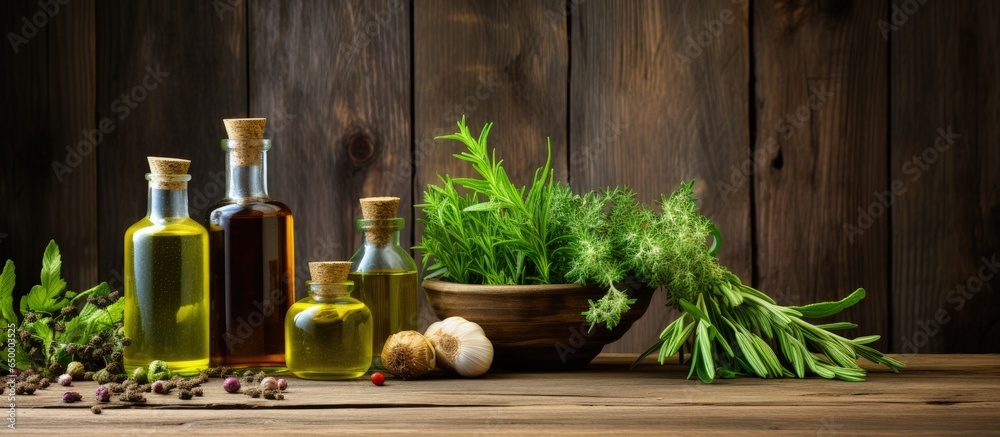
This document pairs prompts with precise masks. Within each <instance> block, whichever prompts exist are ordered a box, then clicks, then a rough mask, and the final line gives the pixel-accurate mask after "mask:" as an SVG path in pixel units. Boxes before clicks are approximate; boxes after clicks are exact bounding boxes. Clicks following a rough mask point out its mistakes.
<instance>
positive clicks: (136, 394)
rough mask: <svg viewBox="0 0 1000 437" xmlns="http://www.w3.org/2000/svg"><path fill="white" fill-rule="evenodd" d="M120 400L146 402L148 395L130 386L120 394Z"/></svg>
mask: <svg viewBox="0 0 1000 437" xmlns="http://www.w3.org/2000/svg"><path fill="white" fill-rule="evenodd" d="M118 400H120V401H122V402H146V396H145V395H143V394H142V392H140V391H139V390H137V389H134V388H130V389H128V390H125V393H122V394H121V395H120V396H118Z"/></svg>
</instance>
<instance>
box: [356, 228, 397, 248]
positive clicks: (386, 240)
mask: <svg viewBox="0 0 1000 437" xmlns="http://www.w3.org/2000/svg"><path fill="white" fill-rule="evenodd" d="M369 233H370V234H371V235H369ZM361 241H362V243H363V244H364V245H365V246H366V247H379V246H399V230H398V229H397V230H394V231H392V230H389V231H387V230H384V229H363V230H361Z"/></svg>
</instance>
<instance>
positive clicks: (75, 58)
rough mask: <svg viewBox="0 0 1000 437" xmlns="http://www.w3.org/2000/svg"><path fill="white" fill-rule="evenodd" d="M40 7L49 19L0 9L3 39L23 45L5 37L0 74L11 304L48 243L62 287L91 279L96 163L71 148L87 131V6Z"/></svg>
mask: <svg viewBox="0 0 1000 437" xmlns="http://www.w3.org/2000/svg"><path fill="white" fill-rule="evenodd" d="M46 7H47V8H48V10H49V11H51V12H52V13H51V14H50V13H48V12H46V11H45V10H43V9H42V8H41V6H39V4H38V2H32V1H15V2H6V3H5V4H4V6H3V8H4V12H3V17H4V19H3V29H4V30H5V32H4V34H5V35H7V33H8V32H11V33H13V34H16V35H18V37H24V41H21V40H19V41H18V42H17V44H16V46H17V47H16V51H15V48H14V47H13V46H12V45H11V44H10V43H9V38H10V37H9V36H8V37H7V38H5V39H4V42H5V43H6V45H5V46H4V47H3V55H2V59H3V61H2V62H3V65H2V67H0V69H2V70H3V75H4V76H5V78H4V80H3V102H4V106H5V107H7V108H8V111H6V113H5V114H4V116H3V117H2V121H0V123H2V127H0V130H2V131H3V132H4V133H5V135H6V140H5V141H4V143H5V144H4V147H3V151H2V152H0V161H2V164H0V165H2V167H0V169H2V170H0V204H2V205H3V206H2V208H3V211H4V212H3V214H2V216H0V262H4V261H5V260H7V259H12V260H13V261H14V263H15V265H16V267H17V275H18V280H17V286H16V289H15V296H21V295H23V294H26V293H27V291H28V290H29V289H30V288H31V286H32V285H33V284H37V283H38V272H39V271H40V269H41V260H42V252H43V251H44V250H45V246H46V245H47V244H48V242H49V240H50V239H54V240H55V241H56V243H58V244H59V245H60V249H61V251H62V256H63V261H64V264H63V268H62V274H63V277H64V278H65V279H66V280H67V283H68V288H70V289H72V290H78V291H83V290H84V289H86V288H88V287H90V286H92V285H94V284H95V283H96V281H97V236H96V234H97V210H96V209H95V208H94V207H93V206H94V204H95V202H96V200H97V196H96V194H95V187H96V184H97V172H96V171H97V170H96V169H97V164H96V160H95V159H94V156H93V147H92V146H88V145H81V144H80V142H81V141H85V138H84V136H83V135H84V134H83V132H84V131H85V130H88V129H91V128H93V127H94V126H93V119H94V89H95V83H94V80H95V76H94V70H95V67H94V62H95V56H96V54H95V50H94V32H95V29H94V3H93V2H92V1H79V2H73V3H69V4H65V5H60V4H58V3H55V4H53V5H48V6H46ZM22 18H25V19H27V20H29V21H32V22H33V26H32V27H26V26H27V25H26V24H25V22H24V21H23V20H22ZM37 23H41V24H42V26H40V27H39V26H35V25H34V24H37ZM32 28H34V29H36V30H34V32H35V34H34V36H31V35H32ZM25 31H27V32H25ZM70 150H72V152H70ZM19 301H20V299H19V298H18V297H15V299H14V305H15V308H16V307H17V303H18V302H19Z"/></svg>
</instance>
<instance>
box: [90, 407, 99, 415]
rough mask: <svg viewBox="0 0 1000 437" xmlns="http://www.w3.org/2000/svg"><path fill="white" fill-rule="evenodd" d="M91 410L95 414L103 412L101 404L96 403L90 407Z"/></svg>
mask: <svg viewBox="0 0 1000 437" xmlns="http://www.w3.org/2000/svg"><path fill="white" fill-rule="evenodd" d="M90 412H91V413H94V414H101V406H100V405H94V406H93V407H90Z"/></svg>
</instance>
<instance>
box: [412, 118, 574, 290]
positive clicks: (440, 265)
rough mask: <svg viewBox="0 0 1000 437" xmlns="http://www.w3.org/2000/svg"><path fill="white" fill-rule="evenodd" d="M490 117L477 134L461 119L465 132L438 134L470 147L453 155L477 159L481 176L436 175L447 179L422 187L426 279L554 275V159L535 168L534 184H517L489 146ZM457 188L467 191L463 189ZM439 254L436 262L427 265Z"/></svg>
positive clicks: (477, 280) (529, 279)
mask: <svg viewBox="0 0 1000 437" xmlns="http://www.w3.org/2000/svg"><path fill="white" fill-rule="evenodd" d="M491 126H492V125H491V124H487V125H486V126H485V127H484V128H483V130H482V132H481V133H480V134H479V137H478V138H476V137H473V136H472V134H471V133H470V132H469V128H468V127H467V126H466V125H465V118H462V121H461V122H459V124H458V127H459V132H457V133H455V134H452V135H446V136H443V137H438V138H439V139H449V140H455V141H459V142H461V143H463V144H465V146H466V147H467V149H468V150H467V151H464V152H462V153H458V154H455V155H454V156H455V157H456V158H458V159H461V160H463V161H467V162H469V163H471V164H472V168H473V169H474V170H475V171H476V172H477V173H478V174H479V176H480V177H479V178H451V177H449V176H447V175H444V176H440V175H439V176H438V179H439V180H440V181H441V185H440V186H438V185H428V186H427V191H425V192H424V202H423V203H422V204H419V205H417V206H418V207H420V208H423V211H424V215H425V218H423V219H421V222H422V223H423V224H424V234H423V237H422V239H421V243H420V245H418V246H416V247H415V248H416V249H419V250H421V251H422V252H423V253H424V258H423V261H424V265H425V269H426V270H428V271H429V272H430V273H429V274H428V276H427V277H428V278H433V277H442V278H444V279H448V280H451V281H455V282H462V283H467V284H530V283H540V284H546V283H549V281H550V280H551V276H552V272H551V268H552V260H551V258H550V254H551V252H552V249H553V245H554V243H555V239H553V238H552V237H551V236H550V235H549V229H550V224H549V212H550V209H551V205H550V203H551V195H552V194H551V193H552V187H553V175H552V168H551V156H552V153H551V144H550V145H549V159H548V160H546V162H545V165H544V166H543V167H542V168H540V169H538V170H537V171H536V172H535V177H534V179H533V181H532V184H531V188H530V189H526V188H525V187H521V188H518V187H517V186H516V185H514V184H513V183H512V182H511V181H510V178H508V177H507V172H506V171H505V170H504V168H503V166H502V164H503V161H500V160H497V159H496V152H495V151H494V152H493V154H492V156H491V155H490V153H489V152H488V148H487V137H488V136H489V132H490V127H491ZM459 188H464V189H465V190H466V191H467V193H466V194H464V195H462V194H460V193H459ZM431 257H433V259H434V263H433V264H431V265H430V266H428V261H429V260H430V259H431Z"/></svg>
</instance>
